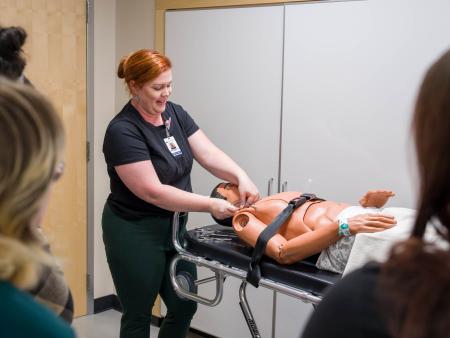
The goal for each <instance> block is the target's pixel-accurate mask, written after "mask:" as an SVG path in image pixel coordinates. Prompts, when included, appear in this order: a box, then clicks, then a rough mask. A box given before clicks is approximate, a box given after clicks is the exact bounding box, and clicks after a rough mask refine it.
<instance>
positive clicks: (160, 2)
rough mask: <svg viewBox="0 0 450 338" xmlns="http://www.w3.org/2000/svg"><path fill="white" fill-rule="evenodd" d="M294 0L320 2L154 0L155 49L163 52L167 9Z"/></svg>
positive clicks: (243, 5)
mask: <svg viewBox="0 0 450 338" xmlns="http://www.w3.org/2000/svg"><path fill="white" fill-rule="evenodd" d="M328 1H329V0H328ZM295 2H297V3H300V2H321V0H317V1H311V0H284V1H281V0H155V49H156V50H158V51H160V52H161V53H164V48H165V41H164V39H165V24H166V23H165V21H166V11H168V10H177V9H200V8H201V9H209V8H227V7H247V6H263V5H265V6H267V5H279V4H288V3H295Z"/></svg>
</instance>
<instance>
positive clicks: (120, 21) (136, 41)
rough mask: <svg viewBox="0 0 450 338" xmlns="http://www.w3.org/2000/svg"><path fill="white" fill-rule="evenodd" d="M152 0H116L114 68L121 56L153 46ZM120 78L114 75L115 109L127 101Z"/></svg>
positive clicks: (125, 91) (153, 13)
mask: <svg viewBox="0 0 450 338" xmlns="http://www.w3.org/2000/svg"><path fill="white" fill-rule="evenodd" d="M154 17H155V1H154V0H116V60H117V62H116V69H117V65H118V64H119V62H120V60H121V58H122V57H123V56H126V55H128V54H130V53H131V52H134V51H136V50H139V49H143V48H153V45H154V43H153V41H154V35H155V34H154V31H155V29H154V27H155V24H154V22H155V19H154ZM128 98H129V94H128V91H127V90H126V86H125V84H124V82H123V80H122V79H119V78H118V77H116V96H115V104H116V111H117V112H119V111H120V109H122V107H123V105H124V104H125V103H126V102H127V101H128Z"/></svg>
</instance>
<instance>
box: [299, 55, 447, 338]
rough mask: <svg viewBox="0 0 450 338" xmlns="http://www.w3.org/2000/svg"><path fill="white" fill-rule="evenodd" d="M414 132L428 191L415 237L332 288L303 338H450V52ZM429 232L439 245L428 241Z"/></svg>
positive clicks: (426, 91)
mask: <svg viewBox="0 0 450 338" xmlns="http://www.w3.org/2000/svg"><path fill="white" fill-rule="evenodd" d="M412 130H413V136H414V140H415V146H416V152H417V162H418V168H419V177H420V191H419V192H420V196H419V200H418V203H417V216H416V220H415V225H414V228H413V231H412V234H411V236H410V238H409V239H408V240H406V241H404V242H401V243H399V244H398V245H396V246H395V247H394V248H393V249H392V251H391V255H390V258H389V259H388V260H387V261H386V262H385V263H384V264H381V265H379V264H368V265H366V266H364V267H363V268H361V269H359V270H356V271H355V272H353V273H351V274H349V275H347V276H346V277H344V278H343V279H342V281H340V282H339V283H338V284H337V285H336V286H334V287H332V288H331V290H330V291H329V293H328V294H326V296H325V298H324V300H323V301H322V302H321V303H320V304H319V306H318V308H317V309H316V311H315V312H314V313H313V314H312V317H311V319H310V320H309V323H308V325H307V327H306V329H305V331H304V333H303V335H302V337H303V338H325V337H326V338H328V337H334V338H344V337H345V338H381V337H383V338H384V337H386V338H448V337H449V336H450V320H449V319H450V245H449V241H450V237H449V235H450V179H449V173H450V151H449V149H450V51H447V52H446V53H445V54H443V55H442V56H441V57H440V58H439V59H438V60H437V61H436V62H435V63H434V64H433V65H432V66H431V67H430V69H429V70H428V72H427V73H426V75H425V78H424V80H423V83H422V85H421V87H420V90H419V94H418V97H417V102H416V106H415V111H414V116H413V121H412ZM429 231H434V232H436V233H437V234H438V236H439V238H440V239H441V241H440V242H439V245H437V244H434V243H429V242H428V241H425V240H424V235H425V234H426V233H428V232H429Z"/></svg>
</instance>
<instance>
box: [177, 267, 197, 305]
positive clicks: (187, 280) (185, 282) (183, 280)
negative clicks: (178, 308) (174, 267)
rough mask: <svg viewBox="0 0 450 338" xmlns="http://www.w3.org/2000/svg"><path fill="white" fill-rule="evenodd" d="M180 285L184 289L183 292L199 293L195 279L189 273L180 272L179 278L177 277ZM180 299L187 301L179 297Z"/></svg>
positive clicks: (178, 273)
mask: <svg viewBox="0 0 450 338" xmlns="http://www.w3.org/2000/svg"><path fill="white" fill-rule="evenodd" d="M175 278H176V280H177V282H178V285H180V286H181V288H183V290H185V291H188V292H190V293H195V294H196V293H197V290H198V287H197V285H195V279H194V277H192V275H191V274H190V273H189V272H187V271H179V272H177V276H176V277H175ZM178 296H179V297H180V298H183V299H185V298H184V297H182V296H180V295H178Z"/></svg>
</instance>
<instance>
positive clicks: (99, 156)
mask: <svg viewBox="0 0 450 338" xmlns="http://www.w3.org/2000/svg"><path fill="white" fill-rule="evenodd" d="M115 31H116V2H115V0H96V1H94V67H93V68H94V112H93V115H94V116H93V121H94V140H93V154H92V156H91V158H92V160H93V161H94V198H93V202H94V208H93V209H94V212H93V214H94V224H93V227H94V231H93V233H94V240H93V243H94V276H93V277H94V298H98V297H102V296H105V295H108V294H111V293H114V286H113V283H112V279H111V274H110V272H109V268H108V264H107V262H106V256H105V248H104V246H103V240H102V226H101V216H102V209H103V205H104V203H105V200H106V197H107V196H108V193H109V181H108V176H107V173H106V165H105V161H104V158H103V153H102V144H103V136H104V133H105V130H106V126H107V125H108V122H109V120H110V119H111V117H112V116H113V114H114V111H115V106H114V99H113V98H114V97H115V74H114V68H115V64H116V59H115V50H116V34H115Z"/></svg>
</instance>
